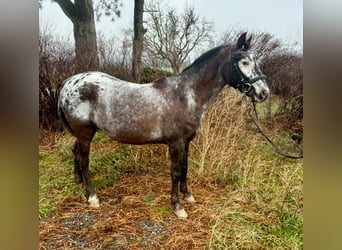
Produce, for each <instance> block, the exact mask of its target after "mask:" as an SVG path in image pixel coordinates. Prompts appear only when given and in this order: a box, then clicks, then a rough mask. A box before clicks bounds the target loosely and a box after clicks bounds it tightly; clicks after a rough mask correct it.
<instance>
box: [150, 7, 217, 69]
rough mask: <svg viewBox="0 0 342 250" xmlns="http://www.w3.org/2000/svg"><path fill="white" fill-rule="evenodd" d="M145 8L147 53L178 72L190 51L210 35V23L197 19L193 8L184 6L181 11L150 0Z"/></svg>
mask: <svg viewBox="0 0 342 250" xmlns="http://www.w3.org/2000/svg"><path fill="white" fill-rule="evenodd" d="M148 9H153V10H157V11H153V12H148V21H147V33H146V35H145V45H146V46H145V47H146V50H147V51H148V54H149V55H153V56H155V57H156V58H159V59H164V60H167V61H168V62H169V63H170V65H171V67H172V69H173V71H174V73H176V74H177V73H179V72H180V70H181V67H182V66H183V64H184V62H185V60H186V59H187V57H188V56H189V54H190V53H191V51H193V50H194V48H195V47H196V46H199V45H201V44H203V43H205V42H207V41H208V40H209V39H210V38H211V31H212V28H213V27H212V24H211V23H210V22H208V21H206V19H205V18H202V19H200V16H199V15H198V14H196V12H195V9H194V7H191V6H190V7H189V6H186V7H185V8H184V10H183V12H182V13H181V14H179V13H177V11H176V10H175V9H174V8H170V7H163V8H161V5H160V3H151V4H150V5H149V6H148Z"/></svg>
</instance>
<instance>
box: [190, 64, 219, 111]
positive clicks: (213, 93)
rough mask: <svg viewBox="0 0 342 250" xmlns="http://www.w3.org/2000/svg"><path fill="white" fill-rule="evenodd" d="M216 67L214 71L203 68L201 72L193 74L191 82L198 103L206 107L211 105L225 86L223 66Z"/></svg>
mask: <svg viewBox="0 0 342 250" xmlns="http://www.w3.org/2000/svg"><path fill="white" fill-rule="evenodd" d="M214 68H215V70H213V71H209V70H203V71H200V73H199V74H193V76H192V81H191V83H190V86H191V88H192V89H193V91H194V95H195V96H196V101H197V103H198V104H199V105H202V106H205V107H209V105H210V104H211V103H212V102H213V101H214V100H215V99H216V97H217V95H218V94H219V93H220V91H221V90H222V89H223V87H224V86H225V80H224V79H223V77H222V75H221V74H220V71H221V68H220V67H214ZM208 72H210V73H208Z"/></svg>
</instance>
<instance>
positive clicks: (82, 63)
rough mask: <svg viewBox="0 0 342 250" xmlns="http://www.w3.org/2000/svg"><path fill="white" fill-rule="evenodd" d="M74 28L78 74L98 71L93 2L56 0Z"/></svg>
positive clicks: (85, 0)
mask: <svg viewBox="0 0 342 250" xmlns="http://www.w3.org/2000/svg"><path fill="white" fill-rule="evenodd" d="M55 1H56V2H57V3H58V4H59V6H60V7H61V9H62V10H63V12H64V14H65V15H66V16H67V17H69V19H70V20H71V21H72V23H73V26H74V38H75V53H76V73H79V72H84V71H89V70H98V69H99V58H98V55H97V43H96V29H95V20H94V8H93V1H92V0H75V1H74V3H73V2H72V1H70V0H55Z"/></svg>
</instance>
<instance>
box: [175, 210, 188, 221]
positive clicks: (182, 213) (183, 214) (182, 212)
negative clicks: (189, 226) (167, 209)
mask: <svg viewBox="0 0 342 250" xmlns="http://www.w3.org/2000/svg"><path fill="white" fill-rule="evenodd" d="M174 213H175V215H176V216H177V217H178V218H179V219H186V218H187V217H188V214H187V212H185V210H184V208H181V209H175V210H174Z"/></svg>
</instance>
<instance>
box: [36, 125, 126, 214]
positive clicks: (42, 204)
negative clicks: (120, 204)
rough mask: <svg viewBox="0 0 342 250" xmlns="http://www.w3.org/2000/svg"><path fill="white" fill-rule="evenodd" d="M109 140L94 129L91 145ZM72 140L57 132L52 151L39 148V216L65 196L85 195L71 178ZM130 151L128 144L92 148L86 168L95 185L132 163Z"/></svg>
mask: <svg viewBox="0 0 342 250" xmlns="http://www.w3.org/2000/svg"><path fill="white" fill-rule="evenodd" d="M109 142H110V140H109V139H108V138H107V137H106V136H104V135H103V133H101V132H100V133H97V134H96V136H95V138H94V140H93V143H92V148H95V149H96V148H97V147H99V148H100V147H101V146H103V145H106V144H108V143H109ZM73 143H74V139H73V138H72V137H71V136H69V135H66V136H60V137H59V138H58V139H57V140H56V142H55V148H54V150H53V151H40V152H39V217H40V218H44V217H46V216H48V215H49V214H50V213H51V212H52V211H53V209H54V208H55V206H56V205H57V204H58V203H61V202H62V201H63V200H64V199H65V198H66V197H69V196H79V197H83V196H84V190H83V188H82V187H81V185H79V184H77V183H75V181H74V174H73V169H74V161H73V154H72V147H73ZM132 153H133V151H132V149H131V147H130V146H127V145H122V146H121V147H119V148H117V149H113V150H106V151H104V150H91V153H90V166H89V170H90V175H91V178H92V183H93V186H94V188H95V189H99V188H103V187H106V186H108V185H109V184H111V183H113V182H114V181H115V180H117V178H118V177H119V176H120V173H121V171H122V169H124V168H126V167H127V166H130V165H132V164H131V163H130V162H131V159H132Z"/></svg>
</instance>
